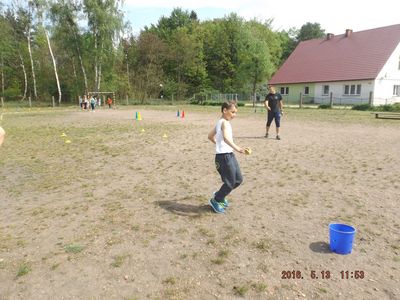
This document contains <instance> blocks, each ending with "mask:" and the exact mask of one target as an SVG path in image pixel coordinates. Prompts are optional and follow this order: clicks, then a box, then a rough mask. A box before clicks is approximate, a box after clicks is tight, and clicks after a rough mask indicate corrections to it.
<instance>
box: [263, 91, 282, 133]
mask: <svg viewBox="0 0 400 300" xmlns="http://www.w3.org/2000/svg"><path fill="white" fill-rule="evenodd" d="M268 90H269V93H268V95H267V96H265V100H264V106H265V108H266V109H267V112H268V115H267V126H266V132H265V137H266V138H267V137H268V131H269V127H270V126H271V123H272V120H274V119H275V126H276V139H277V140H280V139H281V138H280V136H279V128H280V127H281V115H282V114H283V101H282V96H281V94H279V93H277V92H276V90H275V87H274V86H272V85H270V86H269V87H268Z"/></svg>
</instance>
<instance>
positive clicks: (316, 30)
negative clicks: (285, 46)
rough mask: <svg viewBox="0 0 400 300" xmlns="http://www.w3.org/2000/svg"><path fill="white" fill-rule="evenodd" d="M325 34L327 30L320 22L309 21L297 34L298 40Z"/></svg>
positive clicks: (316, 37) (315, 37) (319, 36)
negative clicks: (322, 27)
mask: <svg viewBox="0 0 400 300" xmlns="http://www.w3.org/2000/svg"><path fill="white" fill-rule="evenodd" d="M324 36H325V30H323V29H321V25H320V24H319V23H310V22H307V23H306V24H304V25H303V26H301V28H300V31H299V34H298V35H297V41H298V42H301V41H306V40H311V39H318V38H322V37H324Z"/></svg>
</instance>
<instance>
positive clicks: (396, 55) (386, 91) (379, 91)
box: [374, 43, 400, 105]
mask: <svg viewBox="0 0 400 300" xmlns="http://www.w3.org/2000/svg"><path fill="white" fill-rule="evenodd" d="M399 62H400V43H399V44H398V45H397V47H396V49H395V51H393V53H392V55H391V56H390V57H389V59H388V61H387V62H386V64H385V65H384V66H383V68H382V70H381V71H380V72H379V74H378V76H377V78H376V80H375V83H374V85H375V89H374V90H375V92H374V105H381V104H392V103H395V102H400V97H398V96H397V97H396V96H393V86H394V85H400V70H399Z"/></svg>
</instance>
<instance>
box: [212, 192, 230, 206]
mask: <svg viewBox="0 0 400 300" xmlns="http://www.w3.org/2000/svg"><path fill="white" fill-rule="evenodd" d="M216 193H217V192H214V194H213V199H215V194H216ZM221 203H222V204H223V205H224V208H226V207H228V206H229V201H228V199H226V198H225V199H224V201H222V202H221Z"/></svg>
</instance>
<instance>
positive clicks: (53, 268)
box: [50, 263, 60, 271]
mask: <svg viewBox="0 0 400 300" xmlns="http://www.w3.org/2000/svg"><path fill="white" fill-rule="evenodd" d="M59 266H60V263H57V264H54V265H52V266H51V267H50V270H52V271H54V270H55V269H57V268H58V267H59Z"/></svg>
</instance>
